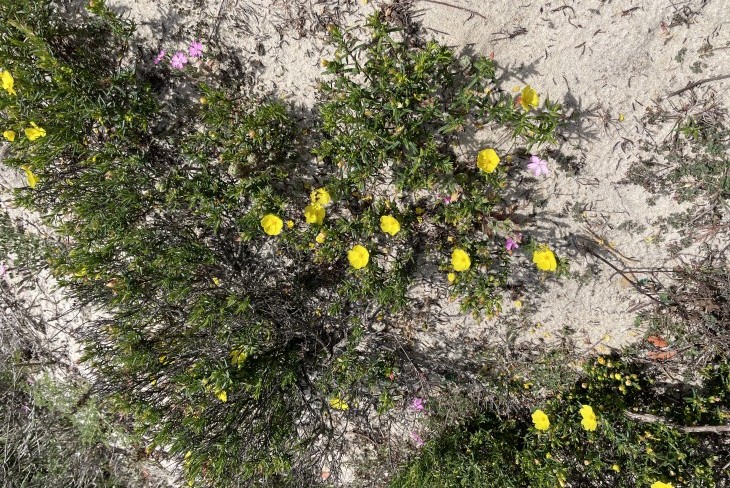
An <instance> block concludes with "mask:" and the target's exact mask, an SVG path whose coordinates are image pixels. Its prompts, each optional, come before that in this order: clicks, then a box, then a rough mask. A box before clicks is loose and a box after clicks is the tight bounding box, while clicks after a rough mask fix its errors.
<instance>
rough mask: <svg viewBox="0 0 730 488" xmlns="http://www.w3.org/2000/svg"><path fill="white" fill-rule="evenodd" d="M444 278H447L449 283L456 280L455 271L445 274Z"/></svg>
mask: <svg viewBox="0 0 730 488" xmlns="http://www.w3.org/2000/svg"><path fill="white" fill-rule="evenodd" d="M446 279H447V280H449V283H453V282H454V281H456V273H449V274H448V275H446Z"/></svg>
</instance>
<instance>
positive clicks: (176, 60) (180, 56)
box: [170, 51, 188, 69]
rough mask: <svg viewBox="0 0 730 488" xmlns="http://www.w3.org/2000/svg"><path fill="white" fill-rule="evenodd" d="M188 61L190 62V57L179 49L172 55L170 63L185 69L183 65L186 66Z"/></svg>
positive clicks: (174, 66)
mask: <svg viewBox="0 0 730 488" xmlns="http://www.w3.org/2000/svg"><path fill="white" fill-rule="evenodd" d="M187 62H188V58H187V56H185V53H182V52H180V51H178V52H176V53H175V55H174V56H173V57H172V60H171V61H170V64H171V65H172V67H173V68H177V69H183V66H185V63H187Z"/></svg>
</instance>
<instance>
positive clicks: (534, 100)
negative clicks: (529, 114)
mask: <svg viewBox="0 0 730 488" xmlns="http://www.w3.org/2000/svg"><path fill="white" fill-rule="evenodd" d="M539 101H540V96H539V95H538V94H537V92H536V91H535V90H533V89H532V87H531V86H530V85H527V86H526V87H524V88H523V89H522V97H521V98H520V105H522V108H524V109H525V110H526V111H528V110H530V109H531V108H535V107H537V104H538V103H539Z"/></svg>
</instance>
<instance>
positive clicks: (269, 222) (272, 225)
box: [261, 214, 284, 236]
mask: <svg viewBox="0 0 730 488" xmlns="http://www.w3.org/2000/svg"><path fill="white" fill-rule="evenodd" d="M282 227H284V221H282V220H281V219H280V218H279V217H277V216H276V215H274V214H266V215H264V216H263V218H262V219H261V228H262V229H264V232H265V233H267V234H268V235H270V236H278V235H279V234H281V229H282Z"/></svg>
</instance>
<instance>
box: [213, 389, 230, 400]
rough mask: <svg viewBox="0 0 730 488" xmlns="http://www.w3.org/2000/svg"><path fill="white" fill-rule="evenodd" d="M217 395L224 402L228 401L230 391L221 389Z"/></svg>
mask: <svg viewBox="0 0 730 488" xmlns="http://www.w3.org/2000/svg"><path fill="white" fill-rule="evenodd" d="M215 396H217V397H218V400H220V401H222V402H227V401H228V393H226V390H221V391H219V392H218V393H216V394H215Z"/></svg>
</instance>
